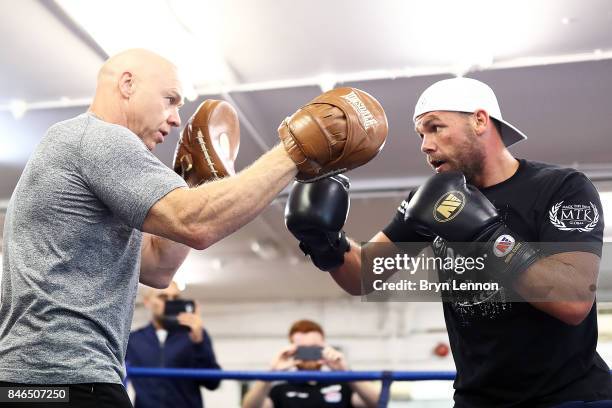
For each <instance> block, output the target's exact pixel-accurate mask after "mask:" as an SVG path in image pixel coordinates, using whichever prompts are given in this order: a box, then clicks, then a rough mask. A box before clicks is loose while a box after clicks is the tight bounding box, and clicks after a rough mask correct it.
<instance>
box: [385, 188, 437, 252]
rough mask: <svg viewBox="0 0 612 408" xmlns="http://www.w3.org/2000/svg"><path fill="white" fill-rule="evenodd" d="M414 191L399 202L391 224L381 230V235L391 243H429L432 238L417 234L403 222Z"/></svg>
mask: <svg viewBox="0 0 612 408" xmlns="http://www.w3.org/2000/svg"><path fill="white" fill-rule="evenodd" d="M414 193H415V190H413V191H411V192H410V194H408V197H407V198H406V199H405V200H404V201H402V202H401V204H400V205H399V207H397V211H396V212H395V214H394V216H393V218H392V219H391V222H390V223H389V224H388V225H387V226H386V227H385V228H384V229H383V231H382V232H383V233H384V234H385V235H386V236H387V238H389V239H390V240H391V241H392V242H431V241H433V238H434V237H433V236H427V235H425V234H422V233H419V232H418V231H416V230H415V229H414V228H413V227H411V226H409V225H407V223H406V222H405V221H404V214H405V213H406V207H408V203H409V202H410V200H411V199H412V197H413V196H414Z"/></svg>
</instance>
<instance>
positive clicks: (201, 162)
mask: <svg viewBox="0 0 612 408" xmlns="http://www.w3.org/2000/svg"><path fill="white" fill-rule="evenodd" d="M239 147H240V124H239V122H238V114H237V113H236V110H235V109H234V108H233V107H232V105H230V104H229V103H227V102H225V101H217V100H213V99H207V100H205V101H204V102H202V104H201V105H200V106H199V107H198V110H197V111H196V113H194V114H193V116H192V117H191V118H190V119H189V122H187V126H185V128H184V129H183V133H182V134H181V137H180V139H179V141H178V144H177V146H176V151H175V152H174V163H173V164H172V166H173V167H174V171H175V172H177V173H178V174H179V175H180V176H181V177H183V178H184V179H185V181H186V182H187V184H188V185H189V186H190V187H196V186H199V185H200V184H202V183H204V182H206V181H209V180H216V179H219V178H222V177H226V176H233V175H234V174H235V173H236V171H235V170H234V161H235V160H236V156H237V155H238V148H239Z"/></svg>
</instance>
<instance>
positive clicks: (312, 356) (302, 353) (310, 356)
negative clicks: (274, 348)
mask: <svg viewBox="0 0 612 408" xmlns="http://www.w3.org/2000/svg"><path fill="white" fill-rule="evenodd" d="M293 358H295V359H296V360H302V361H313V360H314V361H317V360H321V359H322V358H323V347H320V346H299V347H298V348H297V349H296V351H295V355H294V356H293Z"/></svg>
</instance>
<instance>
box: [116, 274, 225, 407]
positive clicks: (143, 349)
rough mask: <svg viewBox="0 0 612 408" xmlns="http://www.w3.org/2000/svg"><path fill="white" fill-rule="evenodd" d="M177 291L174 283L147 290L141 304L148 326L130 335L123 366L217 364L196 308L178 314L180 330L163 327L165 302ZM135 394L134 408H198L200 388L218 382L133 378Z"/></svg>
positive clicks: (201, 402)
mask: <svg viewBox="0 0 612 408" xmlns="http://www.w3.org/2000/svg"><path fill="white" fill-rule="evenodd" d="M179 297H180V290H179V288H178V286H177V285H176V283H175V282H172V283H171V284H170V286H168V288H166V289H152V288H147V292H146V293H145V296H144V304H145V307H146V308H147V309H149V310H150V312H151V315H152V319H151V323H150V324H149V325H148V326H146V327H144V328H142V329H139V330H136V331H134V332H132V333H131V334H130V339H129V342H128V349H127V355H126V363H127V365H129V366H134V367H136V366H138V367H166V368H167V367H172V368H214V369H220V368H221V367H220V366H219V364H218V363H217V360H216V357H215V352H214V351H213V346H212V342H211V340H210V337H209V336H208V333H207V332H206V330H205V329H204V325H203V322H202V318H201V317H200V313H199V306H198V305H197V304H196V307H195V312H194V313H187V312H185V313H180V314H178V315H177V316H176V321H177V322H178V323H179V324H180V325H181V326H183V327H184V330H181V329H177V327H176V325H169V324H167V318H166V316H165V315H164V310H165V305H166V301H170V300H177V299H179ZM130 381H131V383H132V385H133V387H134V390H135V392H136V400H135V403H134V407H135V408H153V407H155V408H166V407H167V408H196V407H197V408H201V407H203V401H202V395H201V393H200V387H201V386H204V387H206V388H207V389H209V390H215V389H216V388H217V387H219V383H220V380H189V379H169V378H146V377H142V378H141V377H137V378H132V379H130Z"/></svg>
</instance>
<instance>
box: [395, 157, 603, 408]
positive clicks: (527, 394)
mask: <svg viewBox="0 0 612 408" xmlns="http://www.w3.org/2000/svg"><path fill="white" fill-rule="evenodd" d="M481 192H482V193H483V194H484V195H485V196H486V197H487V198H488V199H489V200H490V201H491V202H492V203H493V204H494V205H495V207H496V208H497V209H498V211H499V212H500V214H501V216H502V219H503V220H504V222H505V224H506V225H508V226H509V227H510V228H511V229H512V230H513V232H515V233H517V234H518V235H519V236H521V237H522V238H523V239H524V240H525V241H528V242H564V243H565V244H564V245H563V246H562V247H560V249H559V251H561V252H567V251H584V252H591V253H594V254H597V255H598V256H601V247H602V241H603V227H604V220H603V211H602V208H601V202H600V199H599V194H598V193H597V190H596V189H595V187H594V186H593V184H592V183H591V182H590V181H589V180H588V179H587V178H586V176H584V175H583V174H582V173H580V172H578V171H576V170H573V169H568V168H561V167H556V166H552V165H548V164H544V163H538V162H531V161H526V160H519V168H518V170H517V172H516V173H515V174H514V175H513V176H512V177H511V178H509V179H508V180H505V181H504V182H502V183H499V184H496V185H494V186H491V187H488V188H484V189H481ZM412 195H413V193H411V194H410V195H409V197H408V200H410V198H412ZM408 200H405V201H404V202H403V203H402V205H400V208H398V212H397V213H396V215H395V217H394V219H393V220H392V221H391V223H390V224H389V225H388V226H387V227H386V228H385V229H384V230H383V232H384V233H385V235H387V237H388V238H389V239H390V240H391V241H393V242H423V241H431V240H432V238H431V237H427V236H424V235H420V234H418V233H417V232H415V231H414V230H412V229H411V228H409V227H407V226H405V225H403V223H404V219H403V210H404V208H405V207H406V205H407V201H408ZM546 248H547V250H548V254H552V253H554V252H555V251H554V250H551V249H550V248H549V247H548V246H547V247H546ZM561 248H562V249H561ZM559 251H558V252H559ZM502 290H503V289H502ZM498 295H499V294H498ZM502 295H503V294H502ZM496 299H497V301H495V302H487V301H485V302H445V303H444V304H443V309H444V318H445V320H446V326H447V329H448V335H449V340H450V344H451V349H452V352H453V358H454V360H455V365H456V367H457V378H456V380H455V384H454V386H455V390H456V391H455V403H456V407H530V408H533V407H548V406H552V405H555V403H559V402H563V401H572V400H597V399H611V398H612V382H611V377H610V373H609V369H608V366H607V365H606V363H605V362H604V361H603V360H602V359H601V357H600V356H599V354H598V353H597V352H596V351H595V348H596V345H597V310H596V306H595V305H594V306H593V308H592V309H591V311H590V313H589V314H588V316H587V317H586V319H585V320H584V321H583V322H582V323H580V324H579V325H577V326H571V325H568V324H566V323H563V322H562V321H561V320H558V319H556V318H554V317H552V316H551V315H548V314H546V313H544V312H542V311H539V310H538V309H536V308H534V307H533V306H531V304H529V303H527V302H503V301H499V296H496Z"/></svg>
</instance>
